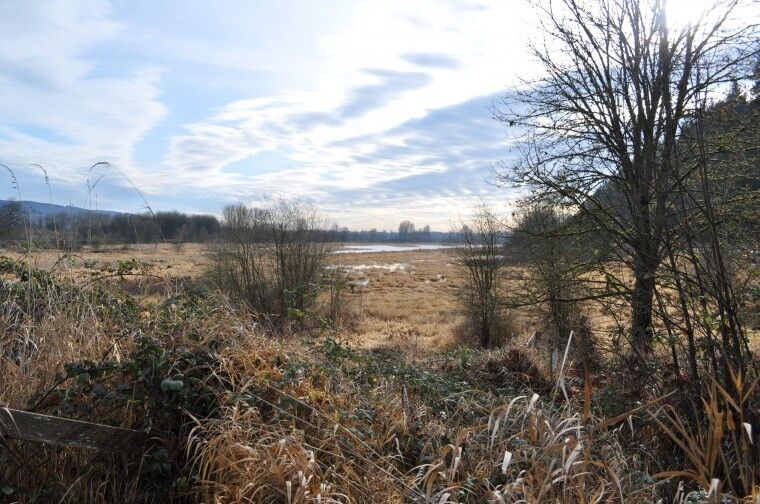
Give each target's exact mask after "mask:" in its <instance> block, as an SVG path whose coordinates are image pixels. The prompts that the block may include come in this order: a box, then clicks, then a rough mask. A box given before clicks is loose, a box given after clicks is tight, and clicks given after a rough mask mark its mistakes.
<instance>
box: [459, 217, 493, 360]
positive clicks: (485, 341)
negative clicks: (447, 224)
mask: <svg viewBox="0 0 760 504" xmlns="http://www.w3.org/2000/svg"><path fill="white" fill-rule="evenodd" d="M459 241H460V244H459V246H458V247H457V248H456V254H457V258H458V260H459V262H460V264H462V266H463V268H464V273H465V275H464V276H465V284H464V287H463V289H462V292H461V300H462V303H463V305H464V306H465V309H466V313H467V315H468V317H469V319H470V323H471V324H472V327H473V328H474V329H475V332H476V333H477V334H478V336H479V339H480V345H481V346H482V347H484V348H490V347H492V346H494V345H495V344H496V343H497V339H498V338H497V336H499V330H500V327H499V324H500V322H501V318H500V315H501V313H500V312H501V310H502V309H503V306H502V302H501V292H500V286H501V273H502V269H503V266H504V256H503V245H504V232H503V226H502V224H501V222H500V221H499V219H498V218H497V216H496V215H494V214H493V213H492V212H491V211H490V210H489V209H488V208H485V207H483V208H480V209H478V211H477V212H476V213H475V216H474V218H473V219H472V221H471V222H469V223H467V224H463V225H462V227H461V230H460V232H459Z"/></svg>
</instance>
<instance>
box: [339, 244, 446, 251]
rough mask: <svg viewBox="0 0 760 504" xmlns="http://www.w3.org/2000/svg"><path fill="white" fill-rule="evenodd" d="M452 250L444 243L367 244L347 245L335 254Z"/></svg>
mask: <svg viewBox="0 0 760 504" xmlns="http://www.w3.org/2000/svg"><path fill="white" fill-rule="evenodd" d="M446 248H451V245H443V244H442V243H416V244H409V245H388V244H379V243H373V244H367V245H345V246H344V247H343V248H340V249H338V250H336V251H334V252H333V253H335V254H370V253H374V252H409V251H414V250H439V249H446Z"/></svg>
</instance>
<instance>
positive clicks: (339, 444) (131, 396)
mask: <svg viewBox="0 0 760 504" xmlns="http://www.w3.org/2000/svg"><path fill="white" fill-rule="evenodd" d="M207 249H208V246H206V245H199V244H185V245H183V246H182V247H177V246H175V245H169V244H162V245H158V246H155V247H154V246H147V247H140V248H139V249H138V248H137V247H112V248H103V249H100V250H82V251H79V252H76V253H72V254H62V253H60V252H54V251H44V250H40V251H34V252H32V253H29V252H24V251H16V252H13V251H5V252H4V253H5V254H7V255H6V256H5V258H4V259H3V261H4V262H3V263H2V271H3V277H2V278H3V281H4V284H3V285H4V289H5V291H4V295H5V296H6V297H5V299H6V302H5V303H4V305H3V312H2V322H3V324H4V327H5V328H6V329H5V331H4V333H3V339H2V341H1V342H0V343H1V344H2V348H3V353H2V362H1V365H2V369H3V373H2V374H1V375H0V403H2V404H3V405H7V406H9V407H11V408H17V409H25V410H31V411H36V412H41V413H47V414H53V415H59V416H63V417H66V418H78V419H84V420H88V421H93V422H97V423H102V424H108V425H116V426H120V427H126V428H131V429H136V430H140V431H143V432H147V433H149V435H150V441H149V443H148V444H147V445H146V446H145V449H144V453H119V452H118V451H117V452H116V453H115V454H114V453H110V452H107V451H95V452H93V451H91V450H86V449H81V448H72V447H56V446H48V445H44V444H34V443H28V442H23V441H16V440H10V439H4V440H3V443H4V445H3V446H4V448H3V450H2V452H0V457H2V458H1V459H0V460H2V462H3V463H2V464H0V482H2V488H3V493H4V497H3V498H4V499H5V500H6V501H8V502H52V501H55V502H115V501H120V502H288V503H291V502H389V503H390V502H483V501H491V502H558V501H559V502H584V503H585V502H642V503H643V502H653V501H654V500H658V499H661V498H663V496H664V497H665V498H667V499H669V501H672V502H712V501H711V500H709V499H711V498H712V496H713V494H715V492H716V491H718V490H719V491H720V492H721V495H723V497H722V498H723V499H731V500H734V501H737V502H738V501H739V500H738V499H736V497H735V495H736V493H739V492H745V493H746V494H747V495H749V497H748V498H747V499H748V500H747V499H745V500H744V501H743V502H754V500H752V499H754V498H755V497H753V495H754V493H753V492H754V490H752V488H753V487H752V481H753V478H754V470H753V469H751V468H749V466H746V465H745V462H744V461H742V460H733V461H732V460H729V459H726V458H725V457H726V454H728V453H737V452H736V451H729V450H733V449H735V448H736V446H734V445H733V444H732V443H742V442H743V440H742V439H737V438H735V431H734V428H733V427H731V426H729V425H726V424H725V422H724V421H723V419H722V418H723V415H724V413H723V412H722V411H721V407H720V405H719V403H718V400H719V397H718V396H715V397H713V398H712V401H713V402H706V403H705V404H704V405H703V407H704V414H705V418H707V419H708V420H707V422H708V424H707V425H709V430H707V431H704V432H703V431H701V430H691V428H690V427H689V426H688V424H686V423H684V421H683V420H682V419H681V418H679V416H678V414H677V413H675V410H672V411H671V410H669V409H660V407H661V406H667V405H668V404H671V403H673V401H675V402H676V403H677V401H678V399H676V398H675V397H674V396H673V392H670V393H668V394H664V393H663V394H661V395H660V396H656V395H655V396H648V397H649V399H648V400H649V402H647V403H646V404H644V405H642V404H641V403H640V402H637V400H638V398H639V397H641V395H640V394H639V393H638V391H632V390H631V389H630V388H627V385H625V381H626V380H627V379H628V378H627V369H624V368H622V367H621V365H620V364H616V357H615V355H613V354H611V353H609V352H607V351H606V350H605V348H606V346H605V344H604V342H603V341H601V342H600V344H599V348H600V349H599V350H596V351H600V352H601V353H602V358H603V359H604V363H605V367H604V370H602V371H595V372H594V373H593V375H590V374H585V375H584V374H583V373H582V371H581V369H580V368H579V367H578V366H577V365H576V364H577V363H579V362H581V361H582V360H583V359H582V358H580V357H579V356H578V353H577V351H576V349H575V348H572V351H570V352H568V351H569V350H571V349H570V347H568V348H567V349H566V351H565V354H564V356H563V358H562V359H561V362H560V363H559V365H560V366H561V367H560V368H559V369H557V368H556V367H555V368H554V369H551V368H550V366H551V364H550V362H551V359H550V356H549V355H548V354H547V351H548V349H547V348H546V347H545V346H542V345H540V344H535V341H534V340H535V334H536V331H537V330H538V329H539V328H540V322H541V318H540V315H539V314H537V313H536V312H535V311H534V310H530V309H525V310H518V311H515V312H514V314H513V317H512V318H511V319H510V331H512V333H513V334H514V337H513V338H512V339H510V341H508V342H506V343H505V344H504V345H502V346H500V347H499V348H495V349H491V350H483V349H478V346H477V344H476V343H475V342H473V340H471V339H468V337H469V335H468V331H467V329H468V327H467V324H468V322H467V320H468V319H467V317H466V316H465V314H464V313H463V312H462V310H461V303H460V302H459V300H460V297H461V293H462V287H463V285H464V280H463V279H464V274H463V271H464V270H463V268H462V265H461V264H460V263H459V262H458V259H457V257H456V256H455V254H454V251H453V249H439V250H417V251H400V252H379V253H359V254H355V253H352V254H330V255H329V256H328V257H327V259H326V262H325V265H324V266H325V267H324V269H325V272H326V274H327V275H328V276H331V275H335V274H336V272H338V271H340V272H342V275H345V276H341V278H342V279H343V280H342V281H343V282H344V283H343V285H344V297H343V298H342V299H341V306H342V307H341V313H342V315H341V317H340V320H339V321H335V322H334V323H329V322H326V319H325V313H326V308H325V305H326V304H328V300H327V299H326V297H325V296H326V293H325V292H322V293H321V294H320V297H319V298H318V299H316V300H315V302H314V306H313V308H311V309H310V310H309V312H308V313H307V315H306V317H304V318H299V319H298V320H293V321H290V322H287V323H285V324H284V325H283V324H280V325H278V326H277V327H275V326H273V325H272V323H271V322H268V321H266V320H262V319H256V318H253V319H252V318H251V314H250V313H248V312H246V311H244V310H239V309H237V308H235V304H234V300H232V299H230V298H228V297H226V296H225V295H224V294H222V293H220V292H218V291H217V290H215V289H214V288H213V287H212V286H210V285H208V283H207V282H206V281H205V280H204V271H205V270H206V266H207V264H206V263H207V261H208V260H209V255H208V254H207ZM30 266H31V267H30ZM509 287H510V286H509V285H506V286H505V288H506V289H509ZM594 317H595V318H598V319H599V320H600V321H603V318H604V314H603V313H601V312H599V313H598V314H596V315H594ZM596 334H597V337H598V338H599V339H600V340H604V338H605V336H604V333H603V332H602V331H597V332H596ZM532 340H533V341H532ZM574 346H575V344H574ZM581 350H583V349H581ZM616 370H619V371H616ZM737 380H739V382H738V383H737V386H738V387H739V388H740V390H743V391H745V392H746V396H744V397H743V398H741V399H740V401H749V400H750V397H751V396H752V394H754V393H755V392H756V384H755V385H753V384H751V383H742V382H741V377H737ZM655 392H656V391H655ZM707 433H709V437H705V436H706V434H707ZM716 439H717V444H716V441H715V440H716ZM652 453H660V454H665V453H667V454H668V455H669V456H668V457H664V456H662V457H653V456H652ZM738 453H745V455H744V456H749V455H748V454H747V452H746V450H745V452H741V451H740V452H738ZM721 464H725V465H721ZM680 468H683V469H684V471H683V472H679V471H680ZM725 468H731V470H732V471H735V470H737V471H739V472H738V473H736V474H735V476H734V479H732V480H727V481H726V483H725V485H726V487H727V488H723V489H718V490H716V489H714V488H713V489H712V490H711V489H710V488H711V486H713V487H714V486H715V481H714V478H713V475H714V474H716V473H720V472H722V471H724V470H726V469H725ZM674 471H675V472H674ZM676 476H678V477H676ZM729 485H731V486H730V487H729ZM733 485H736V487H734V486H733ZM741 485H746V486H744V487H741ZM735 488H736V489H735ZM710 492H711V493H710ZM734 492H736V493H734ZM695 499H696V500H695Z"/></svg>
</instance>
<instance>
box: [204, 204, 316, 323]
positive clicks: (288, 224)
mask: <svg viewBox="0 0 760 504" xmlns="http://www.w3.org/2000/svg"><path fill="white" fill-rule="evenodd" d="M222 230H223V234H222V239H221V240H220V242H219V243H217V244H215V245H214V247H213V248H212V253H211V256H212V261H211V269H210V275H211V277H212V279H213V280H214V281H215V282H216V283H217V284H218V285H219V286H220V287H221V288H223V289H224V290H226V291H227V292H228V293H229V294H230V295H231V296H232V298H233V300H237V301H240V302H242V303H243V304H245V305H247V306H248V307H250V308H251V309H253V310H255V311H256V312H258V313H260V314H264V315H272V314H274V315H279V316H283V317H284V316H290V315H293V316H298V317H300V316H301V315H302V314H303V312H304V310H305V308H307V306H308V305H309V304H310V303H311V301H313V300H314V297H315V296H316V293H317V290H318V288H319V278H320V275H321V273H322V269H323V266H324V261H325V259H326V257H327V255H328V254H329V253H330V247H329V244H328V237H329V234H328V233H327V232H326V225H325V223H324V221H323V219H322V218H321V216H320V214H319V212H318V211H317V210H316V209H315V208H314V207H313V206H311V205H310V204H308V203H306V202H304V201H298V200H295V201H285V200H277V201H274V202H272V203H270V204H269V205H268V206H267V207H266V208H250V207H248V206H246V205H243V204H235V205H229V206H227V207H226V208H225V209H224V213H223V221H222Z"/></svg>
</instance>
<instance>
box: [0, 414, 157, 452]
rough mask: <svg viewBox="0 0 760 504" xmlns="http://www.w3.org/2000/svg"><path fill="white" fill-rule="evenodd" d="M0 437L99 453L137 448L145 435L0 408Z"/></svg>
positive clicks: (117, 428) (127, 430)
mask: <svg viewBox="0 0 760 504" xmlns="http://www.w3.org/2000/svg"><path fill="white" fill-rule="evenodd" d="M0 434H3V435H5V436H7V437H9V438H14V439H23V440H26V441H39V442H42V443H50V444H56V445H64V446H78V447H81V448H96V449H101V450H130V449H135V448H139V447H140V446H142V445H143V444H144V443H145V440H146V438H147V436H146V434H145V433H144V432H140V431H134V430H129V429H122V428H119V427H111V426H108V425H100V424H94V423H89V422H82V421H80V420H71V419H68V418H60V417H54V416H49V415H40V414H39V413H32V412H30V411H20V410H14V409H9V408H0Z"/></svg>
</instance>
